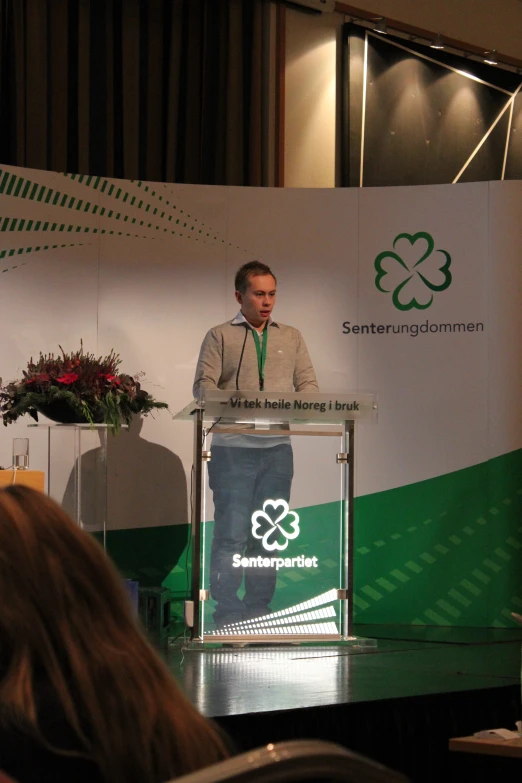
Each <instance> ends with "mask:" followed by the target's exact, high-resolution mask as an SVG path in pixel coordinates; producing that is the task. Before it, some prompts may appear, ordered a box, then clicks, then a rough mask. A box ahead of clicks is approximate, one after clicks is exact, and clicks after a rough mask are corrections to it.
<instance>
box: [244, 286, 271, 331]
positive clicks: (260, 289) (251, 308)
mask: <svg viewBox="0 0 522 783" xmlns="http://www.w3.org/2000/svg"><path fill="white" fill-rule="evenodd" d="M275 298H276V281H275V279H274V278H273V277H272V275H252V277H249V278H248V286H247V290H246V291H245V293H244V294H242V293H241V292H240V291H236V299H237V301H238V302H239V304H240V305H241V312H242V313H243V315H244V316H245V318H246V319H247V321H248V323H249V324H251V325H252V326H254V327H256V328H259V327H260V326H264V324H265V323H266V322H267V321H268V319H269V318H270V314H271V312H272V309H273V307H274V305H275Z"/></svg>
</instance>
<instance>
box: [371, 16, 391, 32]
mask: <svg viewBox="0 0 522 783" xmlns="http://www.w3.org/2000/svg"><path fill="white" fill-rule="evenodd" d="M373 29H374V32H376V33H380V34H381V35H387V33H388V22H387V21H386V19H385V18H384V16H380V17H379V18H378V19H375V24H374V26H373Z"/></svg>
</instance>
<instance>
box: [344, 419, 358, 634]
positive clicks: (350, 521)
mask: <svg viewBox="0 0 522 783" xmlns="http://www.w3.org/2000/svg"><path fill="white" fill-rule="evenodd" d="M354 441H355V428H354V422H353V421H346V422H345V423H344V450H345V452H346V454H348V461H347V462H346V463H345V465H344V468H343V472H344V475H343V485H344V486H343V490H344V491H343V516H344V519H343V536H344V540H343V573H342V576H343V584H342V588H343V589H344V590H346V599H345V600H344V601H343V609H342V619H341V636H342V637H343V638H345V639H348V638H350V637H351V636H353V540H354V533H353V528H354V515H353V507H354V503H353V495H354V474H355V449H354Z"/></svg>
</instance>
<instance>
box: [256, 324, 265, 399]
mask: <svg viewBox="0 0 522 783" xmlns="http://www.w3.org/2000/svg"><path fill="white" fill-rule="evenodd" d="M252 334H253V336H254V342H255V344H256V353H257V369H258V371H259V391H263V390H264V388H265V361H266V344H267V342H268V324H266V325H265V328H264V329H263V341H262V344H261V340H260V339H259V335H258V333H257V332H256V330H255V329H252Z"/></svg>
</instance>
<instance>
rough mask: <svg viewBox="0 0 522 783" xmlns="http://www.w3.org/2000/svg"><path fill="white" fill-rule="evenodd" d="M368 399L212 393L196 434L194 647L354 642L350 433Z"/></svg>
mask: <svg viewBox="0 0 522 783" xmlns="http://www.w3.org/2000/svg"><path fill="white" fill-rule="evenodd" d="M376 417H377V402H376V397H375V395H373V394H359V393H355V394H346V393H342V394H335V393H332V394H327V393H322V394H298V393H277V392H274V393H272V392H241V391H237V392H230V391H212V392H207V394H206V396H205V399H204V400H202V401H200V402H194V403H192V404H191V405H189V406H187V408H185V409H184V410H183V411H181V412H180V413H179V414H178V416H177V418H178V419H185V420H188V419H192V420H193V423H194V468H193V478H192V533H191V535H192V589H191V600H190V601H188V602H187V606H186V613H185V615H186V617H185V619H186V622H187V625H188V626H189V628H190V632H191V638H192V641H194V642H202V643H213V642H214V643H216V642H227V643H230V642H235V643H241V642H249V643H252V642H259V643H263V642H264V643H266V642H281V643H284V642H286V643H288V642H305V641H335V640H342V639H349V638H350V637H351V636H352V593H353V572H352V560H353V484H354V482H353V477H354V466H355V460H354V455H355V451H354V429H355V422H356V421H358V420H360V419H370V420H375V419H376Z"/></svg>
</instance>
